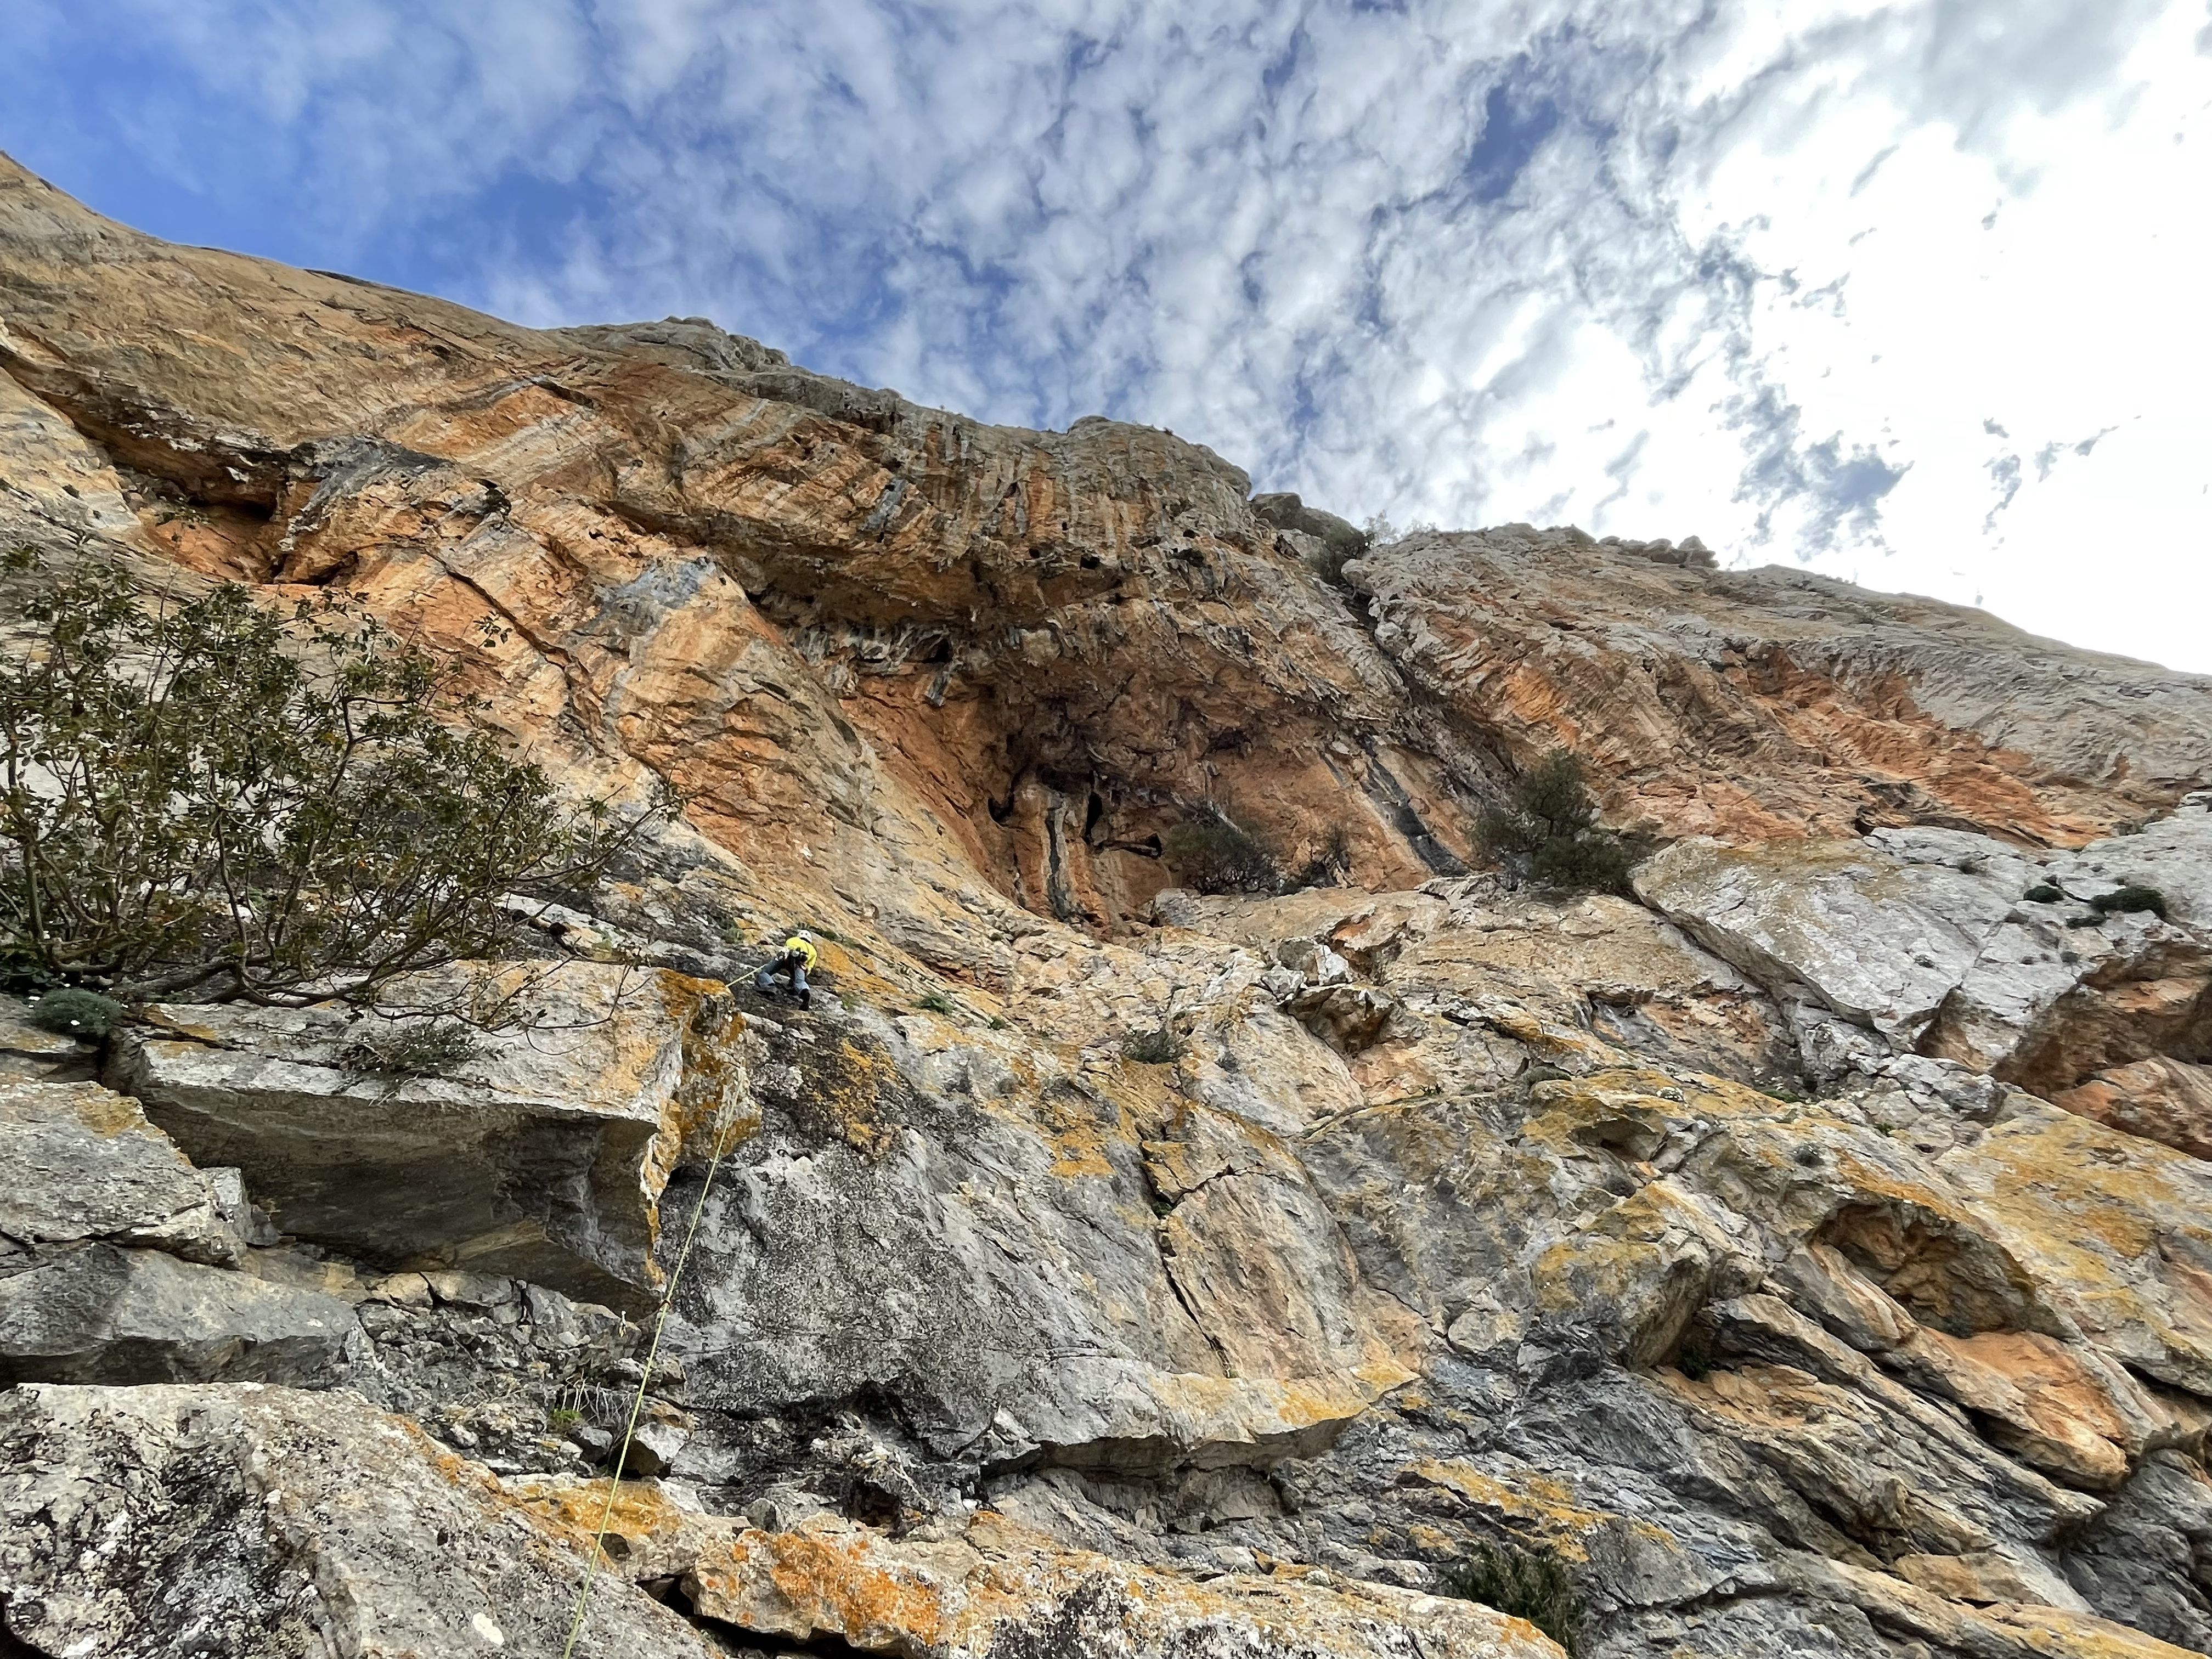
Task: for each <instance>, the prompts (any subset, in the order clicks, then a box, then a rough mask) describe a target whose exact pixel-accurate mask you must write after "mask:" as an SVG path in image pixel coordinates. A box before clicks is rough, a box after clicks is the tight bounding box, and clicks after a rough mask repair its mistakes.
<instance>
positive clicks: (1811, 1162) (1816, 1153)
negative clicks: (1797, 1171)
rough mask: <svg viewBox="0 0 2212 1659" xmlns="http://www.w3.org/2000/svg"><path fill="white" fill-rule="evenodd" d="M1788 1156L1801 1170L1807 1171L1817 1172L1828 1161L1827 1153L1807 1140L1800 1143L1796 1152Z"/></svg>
mask: <svg viewBox="0 0 2212 1659" xmlns="http://www.w3.org/2000/svg"><path fill="white" fill-rule="evenodd" d="M1790 1157H1791V1158H1794V1159H1796V1162H1797V1164H1798V1166H1799V1167H1800V1168H1801V1169H1807V1170H1817V1169H1819V1168H1820V1166H1821V1165H1822V1164H1826V1162H1827V1161H1828V1155H1827V1153H1826V1152H1822V1151H1821V1150H1820V1147H1819V1146H1815V1145H1814V1143H1813V1142H1811V1141H1809V1140H1808V1141H1803V1142H1802V1143H1800V1144H1799V1146H1798V1147H1797V1150H1796V1151H1795V1152H1792V1153H1790Z"/></svg>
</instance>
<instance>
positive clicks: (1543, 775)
mask: <svg viewBox="0 0 2212 1659" xmlns="http://www.w3.org/2000/svg"><path fill="white" fill-rule="evenodd" d="M1480 828H1481V835H1482V841H1483V845H1484V846H1485V847H1486V848H1488V849H1489V850H1490V852H1491V853H1492V854H1493V855H1494V856H1496V857H1497V858H1498V859H1499V860H1501V861H1502V862H1503V863H1504V864H1505V866H1507V867H1508V868H1509V869H1511V870H1514V871H1516V872H1518V873H1521V874H1525V875H1527V876H1528V877H1529V878H1531V879H1533V880H1534V881H1536V882H1538V883H1540V884H1542V885H1544V886H1546V887H1564V888H1570V889H1576V890H1585V891H1596V892H1604V893H1621V894H1626V893H1627V892H1628V872H1630V871H1631V870H1632V869H1633V868H1634V867H1635V865H1636V861H1637V860H1638V859H1640V858H1642V857H1643V856H1644V854H1645V853H1646V852H1647V851H1649V850H1650V849H1649V848H1647V847H1646V846H1645V845H1644V842H1642V841H1641V840H1640V839H1639V838H1637V837H1634V836H1623V835H1620V833H1618V832H1617V831H1614V830H1612V829H1607V828H1606V827H1605V825H1604V824H1603V823H1601V821H1600V820H1599V818H1598V811H1597V803H1596V802H1595V800H1593V799H1591V798H1590V792H1589V781H1588V780H1587V779H1586V778H1585V777H1584V776H1583V764H1582V763H1581V762H1580V761H1579V760H1577V759H1576V758H1575V757H1574V756H1572V755H1571V754H1569V753H1568V752H1566V751H1565V750H1559V751H1557V752H1556V753H1553V754H1551V755H1547V756H1546V757H1544V758H1543V759H1542V760H1541V761H1539V762H1537V763H1536V764H1535V765H1534V766H1532V767H1530V768H1529V769H1528V770H1527V771H1525V772H1523V773H1522V775H1520V777H1519V778H1518V779H1517V780H1516V781H1515V783H1514V785H1513V788H1512V791H1511V793H1510V794H1509V795H1508V796H1507V798H1506V804H1505V805H1504V806H1498V807H1492V808H1491V810H1490V811H1486V812H1485V813H1484V814H1483V815H1482V822H1481V826H1480Z"/></svg>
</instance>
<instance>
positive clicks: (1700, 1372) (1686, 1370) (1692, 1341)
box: [1674, 1331, 1713, 1383]
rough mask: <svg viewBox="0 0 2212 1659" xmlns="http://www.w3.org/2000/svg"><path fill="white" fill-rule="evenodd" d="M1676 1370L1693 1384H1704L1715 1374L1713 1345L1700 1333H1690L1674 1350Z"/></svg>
mask: <svg viewBox="0 0 2212 1659" xmlns="http://www.w3.org/2000/svg"><path fill="white" fill-rule="evenodd" d="M1674 1369H1675V1370H1678V1371H1680V1372H1681V1373H1682V1375H1683V1376H1686V1377H1688V1378H1689V1379H1690V1381H1691V1382H1692V1383H1702V1382H1704V1381H1705V1379H1706V1378H1707V1377H1709V1376H1711V1375H1712V1374H1713V1351H1712V1346H1711V1344H1710V1343H1708V1342H1707V1341H1706V1340H1705V1338H1704V1337H1703V1336H1702V1335H1700V1334H1699V1333H1697V1332H1695V1331H1692V1332H1690V1333H1689V1334H1686V1335H1685V1336H1684V1337H1683V1338H1682V1341H1681V1346H1680V1347H1678V1348H1676V1349H1675V1350H1674Z"/></svg>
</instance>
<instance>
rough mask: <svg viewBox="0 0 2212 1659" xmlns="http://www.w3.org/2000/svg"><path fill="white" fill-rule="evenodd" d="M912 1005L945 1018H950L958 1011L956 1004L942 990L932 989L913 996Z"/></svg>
mask: <svg viewBox="0 0 2212 1659" xmlns="http://www.w3.org/2000/svg"><path fill="white" fill-rule="evenodd" d="M914 1006H915V1007H917V1008H921V1009H924V1010H927V1012H930V1013H933V1014H937V1015H939V1016H941V1017H942V1018H946V1019H951V1018H954V1017H956V1016H957V1014H958V1013H959V1012H960V1009H959V1007H958V1006H957V1004H955V1003H954V1002H953V1000H952V999H951V997H948V996H946V995H945V994H944V993H943V992H942V991H932V992H929V993H928V994H927V995H924V996H920V997H917V998H915V1004H914Z"/></svg>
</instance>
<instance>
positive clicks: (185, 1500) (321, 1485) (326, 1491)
mask: <svg viewBox="0 0 2212 1659" xmlns="http://www.w3.org/2000/svg"><path fill="white" fill-rule="evenodd" d="M0 1444H4V1446H5V1449H6V1452H7V1455H6V1458H5V1460H4V1467H5V1469H6V1473H5V1474H0V1573H4V1574H5V1575H6V1584H5V1588H4V1589H0V1620H4V1621H5V1628H6V1630H7V1632H8V1633H9V1636H10V1637H12V1638H14V1639H15V1643H16V1644H17V1645H19V1646H27V1649H28V1650H30V1651H33V1652H37V1653H46V1654H61V1653H83V1654H92V1653H113V1654H134V1655H135V1654H147V1655H152V1654H157V1653H178V1654H183V1653H203V1654H239V1655H245V1654H252V1655H257V1656H259V1655H267V1656H270V1659H325V1656H338V1655H343V1656H347V1659H354V1656H360V1659H370V1656H376V1659H400V1656H403V1655H413V1654H463V1653H490V1652H495V1651H498V1650H502V1649H503V1650H509V1651H513V1652H520V1653H528V1654H557V1653H559V1652H560V1651H561V1650H562V1644H563V1643H564V1641H565V1640H566V1639H567V1638H568V1632H569V1626H570V1621H571V1620H572V1618H573V1616H574V1606H575V1602H576V1583H577V1573H576V1571H575V1566H576V1564H575V1560H574V1555H573V1553H571V1552H570V1551H569V1550H568V1548H566V1547H564V1544H565V1541H564V1540H563V1539H562V1537H561V1535H560V1534H557V1533H556V1532H555V1531H554V1530H553V1529H552V1528H550V1527H547V1526H544V1524H542V1523H540V1522H538V1521H537V1518H536V1516H534V1515H533V1514H532V1511H531V1510H528V1509H527V1508H526V1507H525V1506H523V1505H521V1504H516V1503H514V1502H513V1501H511V1500H509V1499H507V1498H505V1497H504V1495H503V1494H502V1493H501V1492H500V1489H499V1486H498V1483H497V1482H496V1481H495V1480H493V1479H491V1478H490V1477H489V1476H488V1475H486V1474H484V1473H483V1471H482V1470H481V1469H478V1468H473V1467H471V1466H470V1465H468V1464H465V1463H464V1462H462V1461H461V1460H460V1459H459V1458H458V1457H456V1456H454V1455H453V1454H452V1453H451V1452H448V1451H445V1450H443V1449H441V1448H440V1447H438V1446H437V1445H436V1444H435V1443H433V1442H431V1441H430V1440H429V1439H428V1437H425V1436H424V1435H423V1434H422V1431H420V1430H419V1429H416V1428H415V1427H413V1426H412V1425H410V1424H407V1423H404V1422H402V1421H400V1420H398V1419H393V1418H389V1417H385V1416H383V1415H381V1414H380V1413H374V1412H368V1411H364V1410H363V1409H362V1407H361V1406H360V1404H359V1402H357V1401H352V1400H349V1398H348V1397H347V1396H345V1395H329V1394H300V1393H295V1392H292V1391H289V1390H286V1389H263V1390H249V1389H175V1388H144V1389H68V1388H35V1389H18V1390H16V1391H15V1392H14V1393H12V1394H9V1395H0ZM585 1618H586V1623H585V1626H584V1631H583V1634H582V1637H581V1638H580V1642H579V1644H578V1646H577V1649H576V1650H577V1651H578V1652H585V1653H626V1654H635V1655H638V1656H640V1659H679V1656H681V1659H706V1656H709V1655H713V1654H715V1653H717V1652H719V1651H720V1650H719V1649H717V1648H716V1647H715V1646H714V1644H713V1643H711V1642H710V1641H708V1639H707V1638H705V1637H704V1636H702V1635H701V1634H700V1632H697V1631H696V1630H695V1629H694V1628H692V1627H691V1626H690V1625H688V1624H686V1623H685V1622H684V1620H681V1619H679V1618H678V1617H677V1616H676V1615H675V1614H674V1613H671V1612H669V1611H668V1610H667V1609H666V1608H665V1607H660V1606H659V1605H658V1604H656V1603H655V1602H653V1601H651V1600H650V1599H649V1598H647V1596H645V1595H641V1594H639V1593H638V1591H637V1590H635V1589H633V1588H632V1587H631V1586H630V1585H629V1584H628V1583H622V1582H619V1581H605V1582H603V1583H601V1584H600V1585H599V1593H598V1594H597V1595H596V1596H594V1598H593V1599H592V1601H591V1602H590V1603H589V1605H588V1606H587V1607H586V1609H585Z"/></svg>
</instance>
